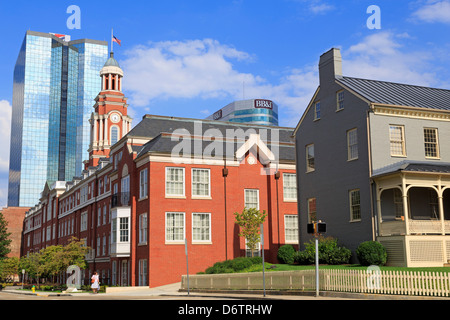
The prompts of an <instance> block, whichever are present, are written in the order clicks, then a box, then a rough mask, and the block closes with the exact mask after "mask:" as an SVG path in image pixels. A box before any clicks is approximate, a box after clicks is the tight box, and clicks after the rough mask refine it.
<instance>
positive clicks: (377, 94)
mask: <svg viewBox="0 0 450 320" xmlns="http://www.w3.org/2000/svg"><path fill="white" fill-rule="evenodd" d="M336 81H337V82H338V83H340V84H341V85H343V86H344V87H347V88H349V89H351V90H352V91H354V92H356V93H358V94H359V95H360V96H362V97H363V98H365V99H366V100H368V101H370V102H372V103H379V104H387V105H397V106H407V107H417V108H426V109H438V110H450V90H447V89H438V88H430V87H421V86H415V85H409V84H401V83H394V82H386V81H378V80H368V79H359V78H352V77H337V78H336Z"/></svg>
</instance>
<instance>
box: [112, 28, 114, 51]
mask: <svg viewBox="0 0 450 320" xmlns="http://www.w3.org/2000/svg"><path fill="white" fill-rule="evenodd" d="M113 37H114V30H113V29H112V28H111V53H113V52H114V49H113V46H114V41H113Z"/></svg>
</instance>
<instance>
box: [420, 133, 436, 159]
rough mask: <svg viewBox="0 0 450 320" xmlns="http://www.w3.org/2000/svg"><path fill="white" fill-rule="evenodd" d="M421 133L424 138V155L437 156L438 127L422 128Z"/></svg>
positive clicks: (427, 156)
mask: <svg viewBox="0 0 450 320" xmlns="http://www.w3.org/2000/svg"><path fill="white" fill-rule="evenodd" d="M423 135H424V139H425V157H426V158H439V139H438V129H436V128H424V129H423Z"/></svg>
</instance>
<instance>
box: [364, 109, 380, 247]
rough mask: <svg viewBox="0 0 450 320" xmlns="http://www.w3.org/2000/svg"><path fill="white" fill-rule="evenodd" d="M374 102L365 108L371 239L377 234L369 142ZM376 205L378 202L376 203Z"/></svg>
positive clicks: (370, 144)
mask: <svg viewBox="0 0 450 320" xmlns="http://www.w3.org/2000/svg"><path fill="white" fill-rule="evenodd" d="M373 108H374V104H373V103H370V104H369V110H367V115H366V121H367V126H366V127H367V159H368V161H369V163H368V166H369V191H370V192H369V193H370V214H371V220H372V240H373V241H375V239H376V236H377V234H378V228H377V224H376V222H375V220H376V219H375V212H374V202H373V188H374V186H375V188H376V183H375V182H374V181H373V180H372V152H371V151H372V143H371V131H370V113H373ZM377 205H378V203H377Z"/></svg>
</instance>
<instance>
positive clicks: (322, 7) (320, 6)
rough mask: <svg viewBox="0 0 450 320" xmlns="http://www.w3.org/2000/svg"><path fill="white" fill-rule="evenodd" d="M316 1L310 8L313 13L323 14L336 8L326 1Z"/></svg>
mask: <svg viewBox="0 0 450 320" xmlns="http://www.w3.org/2000/svg"><path fill="white" fill-rule="evenodd" d="M314 2H315V3H313V4H311V5H310V7H309V9H310V10H311V12H312V13H315V14H323V13H325V12H328V11H331V10H333V9H334V7H333V6H332V5H329V4H326V3H318V2H316V1H314Z"/></svg>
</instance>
